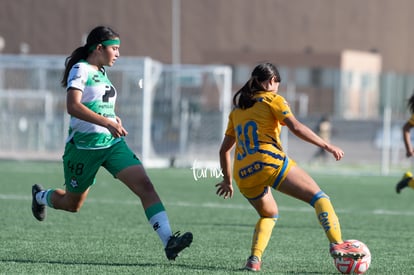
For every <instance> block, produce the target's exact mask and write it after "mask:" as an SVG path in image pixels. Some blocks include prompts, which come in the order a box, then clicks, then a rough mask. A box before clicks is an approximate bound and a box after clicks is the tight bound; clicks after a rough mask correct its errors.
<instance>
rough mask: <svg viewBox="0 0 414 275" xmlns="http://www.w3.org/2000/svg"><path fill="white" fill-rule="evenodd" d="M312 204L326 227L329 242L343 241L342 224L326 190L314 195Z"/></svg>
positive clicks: (321, 222)
mask: <svg viewBox="0 0 414 275" xmlns="http://www.w3.org/2000/svg"><path fill="white" fill-rule="evenodd" d="M310 204H311V205H312V206H313V207H314V208H315V212H316V216H317V217H318V220H319V223H320V224H321V226H322V228H323V229H324V231H325V234H326V236H327V237H328V239H329V242H331V243H341V242H342V234H341V226H340V224H339V220H338V217H337V216H336V214H335V210H334V208H333V206H332V204H331V200H330V199H329V197H328V196H327V195H326V194H325V193H324V192H322V191H319V192H318V193H317V194H316V195H315V196H314V197H313V199H312V200H311V202H310Z"/></svg>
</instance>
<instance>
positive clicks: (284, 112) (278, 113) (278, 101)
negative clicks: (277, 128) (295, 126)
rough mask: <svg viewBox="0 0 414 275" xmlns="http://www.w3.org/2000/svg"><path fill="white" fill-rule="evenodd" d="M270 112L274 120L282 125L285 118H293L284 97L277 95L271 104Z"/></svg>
mask: <svg viewBox="0 0 414 275" xmlns="http://www.w3.org/2000/svg"><path fill="white" fill-rule="evenodd" d="M271 110H272V113H273V115H274V116H275V117H276V119H277V120H278V121H279V122H280V123H281V124H282V125H283V120H284V119H285V118H287V117H290V116H293V113H292V111H291V110H290V107H289V104H288V102H287V101H286V100H285V99H284V97H282V96H280V95H277V96H276V97H275V98H274V99H273V101H272V104H271Z"/></svg>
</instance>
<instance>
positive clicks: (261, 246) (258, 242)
mask: <svg viewBox="0 0 414 275" xmlns="http://www.w3.org/2000/svg"><path fill="white" fill-rule="evenodd" d="M276 221H277V217H274V218H260V219H259V220H258V222H257V223H256V227H255V230H254V234H253V241H252V254H251V255H254V256H257V257H258V258H259V260H261V259H262V255H263V252H264V250H265V249H266V247H267V244H268V243H269V240H270V237H271V236H272V231H273V227H274V226H275V224H276Z"/></svg>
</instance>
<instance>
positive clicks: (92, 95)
mask: <svg viewBox="0 0 414 275" xmlns="http://www.w3.org/2000/svg"><path fill="white" fill-rule="evenodd" d="M69 88H75V89H78V90H80V91H82V99H81V102H82V104H84V105H85V106H86V107H88V108H89V109H91V110H92V111H94V112H95V113H97V114H100V115H102V116H105V117H107V118H109V119H111V120H113V121H116V117H115V101H116V90H115V88H114V87H113V85H112V83H111V81H109V79H108V77H107V76H106V72H105V70H104V69H102V70H96V69H95V68H94V67H92V66H91V65H89V63H87V62H86V61H84V60H82V61H80V62H79V63H77V64H75V65H73V67H72V69H71V70H70V72H69V76H68V85H67V90H69ZM71 140H72V141H73V142H74V143H75V145H76V147H77V148H79V149H103V148H108V147H110V146H111V145H113V144H115V143H117V142H119V141H120V140H121V139H120V138H114V137H113V136H112V135H111V133H110V132H109V130H108V129H107V128H105V127H102V126H99V125H96V124H93V123H90V122H87V121H84V120H81V119H78V118H76V117H73V116H71V118H70V125H69V135H68V138H67V140H66V142H69V141H71Z"/></svg>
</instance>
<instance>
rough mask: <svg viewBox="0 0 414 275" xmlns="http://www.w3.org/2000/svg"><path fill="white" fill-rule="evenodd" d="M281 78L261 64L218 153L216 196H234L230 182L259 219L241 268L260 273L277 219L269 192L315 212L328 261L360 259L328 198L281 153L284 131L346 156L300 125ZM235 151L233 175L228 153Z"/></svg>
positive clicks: (245, 88)
mask: <svg viewBox="0 0 414 275" xmlns="http://www.w3.org/2000/svg"><path fill="white" fill-rule="evenodd" d="M280 81H281V79H280V75H279V72H278V70H277V68H276V67H275V66H274V65H273V64H271V63H263V64H259V65H257V66H256V67H255V69H254V70H253V72H252V74H251V78H250V79H249V80H248V81H247V83H246V84H245V85H244V86H243V87H242V88H241V89H240V90H239V91H238V92H237V93H236V94H235V96H234V98H233V104H234V109H233V110H232V112H231V113H230V115H229V121H228V126H227V130H226V133H225V137H224V140H223V142H222V144H221V148H220V165H221V168H222V171H223V175H224V179H223V181H222V182H220V183H218V184H217V185H216V187H217V191H216V193H217V195H219V196H223V197H224V198H225V199H226V198H230V197H232V195H233V186H232V179H233V178H234V179H235V181H236V183H237V186H238V188H239V190H240V192H241V193H242V194H243V195H244V197H246V199H247V200H248V201H249V203H250V204H251V205H252V206H253V207H254V208H255V209H256V211H257V213H258V214H259V216H260V217H259V220H258V221H257V224H256V226H255V231H254V235H253V239H252V246H251V253H250V256H249V257H248V259H247V263H246V265H245V269H247V270H250V271H259V270H260V267H261V259H262V255H263V252H264V250H265V249H266V246H267V244H268V242H269V240H270V236H271V234H272V230H273V227H274V225H275V223H276V220H277V219H278V215H279V211H278V206H277V203H276V201H275V199H274V198H273V195H272V192H271V189H270V188H274V189H276V190H278V191H280V192H282V193H285V194H287V195H290V196H293V197H295V198H297V199H300V200H302V201H304V202H307V203H309V204H310V205H311V206H312V207H314V209H315V212H316V216H317V218H318V220H319V222H320V224H321V225H322V227H323V229H324V231H325V234H326V236H327V238H328V239H329V242H330V254H331V255H332V257H334V258H336V257H343V256H351V257H362V256H363V255H364V254H363V252H362V251H361V250H360V249H358V248H355V247H352V246H351V245H349V243H347V242H344V241H343V240H342V235H341V230H340V225H339V221H338V218H337V216H336V214H335V211H334V208H333V206H332V204H331V201H330V199H329V197H328V196H327V195H326V194H325V193H324V192H323V191H321V189H320V188H319V186H318V184H317V183H316V182H315V181H314V180H313V179H312V178H311V177H310V176H309V175H308V174H307V173H306V172H305V171H304V170H302V169H301V168H299V167H298V166H297V165H296V163H295V162H294V161H293V160H292V159H290V158H289V157H288V156H287V155H286V154H285V153H284V152H283V149H282V146H281V142H280V131H281V127H282V126H287V127H288V128H289V130H290V131H292V132H293V133H294V134H295V135H296V136H298V137H299V138H301V139H303V140H305V141H307V142H309V143H312V144H314V145H316V146H319V147H322V148H324V149H325V150H326V151H328V152H329V153H331V154H332V155H333V157H334V158H335V159H336V160H340V159H341V158H342V157H343V155H344V152H343V151H342V150H341V149H340V148H338V147H336V146H334V145H332V144H329V143H327V142H326V141H324V140H323V139H322V138H320V137H319V136H318V135H316V134H315V133H314V132H313V131H312V130H310V129H309V128H308V127H307V126H305V125H304V124H302V123H300V122H299V121H298V120H297V119H296V118H295V116H294V115H293V113H292V111H291V110H290V108H289V105H288V103H287V102H286V100H285V99H284V98H283V97H282V96H280V95H278V93H277V92H278V88H279V83H280ZM234 146H235V152H234V162H233V172H232V171H231V156H230V152H231V150H232V149H233V147H234Z"/></svg>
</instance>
